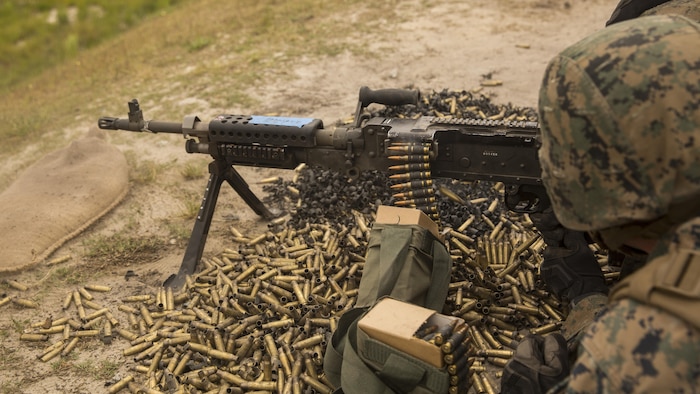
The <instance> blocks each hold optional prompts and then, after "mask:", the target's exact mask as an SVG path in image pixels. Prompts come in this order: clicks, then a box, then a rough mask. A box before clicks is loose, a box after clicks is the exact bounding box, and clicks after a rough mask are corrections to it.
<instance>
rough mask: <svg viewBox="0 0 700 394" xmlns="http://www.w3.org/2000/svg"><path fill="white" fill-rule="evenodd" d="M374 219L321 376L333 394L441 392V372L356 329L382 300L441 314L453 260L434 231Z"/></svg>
mask: <svg viewBox="0 0 700 394" xmlns="http://www.w3.org/2000/svg"><path fill="white" fill-rule="evenodd" d="M381 208H382V207H380V209H381ZM391 209H395V208H393V207H392V208H391ZM404 209H405V208H404ZM420 214H421V215H424V214H422V213H420ZM377 216H378V220H377V223H375V224H374V226H373V227H372V230H371V233H370V237H369V243H368V248H367V252H366V255H365V265H364V268H363V272H362V278H361V280H360V286H359V290H358V296H357V302H356V305H355V307H354V308H353V309H351V310H349V311H348V312H346V313H344V314H343V315H342V316H341V317H340V319H339V321H338V325H337V328H336V330H335V332H334V333H333V336H332V338H331V341H330V342H329V343H328V347H327V349H326V353H325V356H324V372H325V374H326V377H327V378H328V380H329V381H330V383H332V384H333V385H334V386H335V387H336V392H337V393H347V394H354V393H358V394H359V393H362V394H374V393H387V394H388V393H416V394H419V393H440V392H445V393H446V392H447V389H448V374H447V372H445V370H444V369H442V368H437V367H434V366H431V365H430V364H428V363H425V362H423V361H421V360H419V359H417V358H415V357H413V356H410V355H408V354H405V353H403V352H401V351H399V350H398V349H396V348H393V347H391V346H387V345H384V344H382V343H381V342H379V341H375V340H373V339H371V338H369V337H367V335H366V334H364V333H363V332H362V330H359V329H358V328H357V322H358V320H360V318H361V317H362V316H364V315H365V314H366V313H367V311H368V310H370V309H371V307H372V306H373V305H374V304H375V303H376V301H377V300H379V299H380V298H382V297H385V296H388V297H391V298H394V299H396V300H400V301H404V302H408V303H411V304H414V305H418V306H421V307H425V308H429V309H432V310H434V311H436V312H441V311H442V308H443V306H444V303H445V299H446V298H447V290H448V285H449V282H450V274H451V269H452V259H451V257H450V255H449V252H448V251H447V248H446V247H445V244H444V243H443V242H441V241H440V240H439V239H438V238H437V234H436V231H435V229H436V228H433V229H432V230H433V231H431V230H429V229H428V228H426V227H425V226H423V225H421V224H387V223H379V219H380V215H379V212H378V215H377ZM414 223H418V222H417V221H414ZM423 224H425V223H423Z"/></svg>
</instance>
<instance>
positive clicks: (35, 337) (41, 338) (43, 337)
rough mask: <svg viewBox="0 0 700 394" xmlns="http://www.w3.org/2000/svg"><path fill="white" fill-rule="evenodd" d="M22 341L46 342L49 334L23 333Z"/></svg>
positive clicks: (20, 337)
mask: <svg viewBox="0 0 700 394" xmlns="http://www.w3.org/2000/svg"><path fill="white" fill-rule="evenodd" d="M19 340H20V341H28V342H45V341H48V340H49V335H48V334H33V333H23V334H21V335H20V336H19Z"/></svg>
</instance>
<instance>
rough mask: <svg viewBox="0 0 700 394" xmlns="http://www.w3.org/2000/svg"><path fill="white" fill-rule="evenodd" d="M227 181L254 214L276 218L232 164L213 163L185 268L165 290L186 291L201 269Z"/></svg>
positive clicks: (167, 281) (187, 251) (210, 164)
mask: <svg viewBox="0 0 700 394" xmlns="http://www.w3.org/2000/svg"><path fill="white" fill-rule="evenodd" d="M224 181H226V182H228V184H229V185H231V187H232V188H233V189H234V190H235V191H236V192H237V193H238V195H240V196H241V198H243V200H244V201H245V202H246V203H247V204H248V206H249V207H251V208H252V209H253V211H254V212H255V213H256V214H258V215H260V216H262V217H263V218H265V219H273V218H274V217H275V215H273V214H272V212H270V211H269V210H268V209H267V207H266V206H265V204H263V202H262V201H260V199H259V198H258V197H257V196H256V195H255V194H254V193H253V192H252V191H251V190H250V188H249V187H248V184H247V183H246V181H245V180H244V179H243V177H241V175H240V174H239V173H238V171H236V169H235V168H233V166H232V165H230V164H228V163H227V162H226V160H221V159H219V160H214V161H212V162H211V163H209V181H208V183H207V188H206V189H205V190H204V197H202V204H201V205H200V206H199V212H198V213H197V219H196V220H195V222H194V227H193V228H192V234H191V235H190V240H189V242H188V243H187V249H186V250H185V256H184V257H183V259H182V264H181V265H180V269H179V270H178V272H177V274H172V275H170V276H169V277H168V279H166V280H165V282H163V286H165V287H170V288H173V289H179V288H182V286H183V285H184V284H185V280H186V278H187V276H188V275H192V274H194V272H195V270H196V269H197V264H198V263H199V260H200V259H201V258H202V252H203V251H204V244H205V243H206V242H207V235H208V234H209V226H210V225H211V220H212V217H213V216H214V208H216V200H217V199H218V197H219V192H220V191H221V184H222V183H223V182H224Z"/></svg>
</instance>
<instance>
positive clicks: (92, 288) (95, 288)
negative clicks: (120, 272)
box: [84, 284, 112, 293]
mask: <svg viewBox="0 0 700 394" xmlns="http://www.w3.org/2000/svg"><path fill="white" fill-rule="evenodd" d="M84 287H85V289H87V290H90V291H97V292H100V293H106V292H109V291H112V288H111V287H110V286H105V285H95V284H91V285H85V286H84Z"/></svg>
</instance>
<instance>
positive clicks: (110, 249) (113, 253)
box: [83, 233, 164, 264]
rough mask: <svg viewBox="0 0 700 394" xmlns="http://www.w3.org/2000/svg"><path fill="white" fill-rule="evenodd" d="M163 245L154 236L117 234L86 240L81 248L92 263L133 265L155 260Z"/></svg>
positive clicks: (97, 236) (161, 241)
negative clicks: (83, 248)
mask: <svg viewBox="0 0 700 394" xmlns="http://www.w3.org/2000/svg"><path fill="white" fill-rule="evenodd" d="M163 243H164V242H163V240H161V239H160V238H159V237H156V236H143V237H137V236H133V235H129V234H123V233H117V234H114V235H110V236H104V235H96V236H93V237H90V238H87V239H86V240H85V241H84V242H83V246H84V247H85V252H84V255H85V257H86V258H88V259H91V260H93V261H97V262H104V263H107V262H114V263H117V262H121V263H127V264H134V263H138V262H142V261H144V260H149V261H150V260H155V258H156V256H157V255H158V251H159V250H160V249H161V248H162V246H163Z"/></svg>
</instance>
